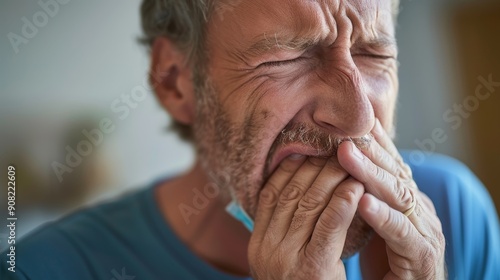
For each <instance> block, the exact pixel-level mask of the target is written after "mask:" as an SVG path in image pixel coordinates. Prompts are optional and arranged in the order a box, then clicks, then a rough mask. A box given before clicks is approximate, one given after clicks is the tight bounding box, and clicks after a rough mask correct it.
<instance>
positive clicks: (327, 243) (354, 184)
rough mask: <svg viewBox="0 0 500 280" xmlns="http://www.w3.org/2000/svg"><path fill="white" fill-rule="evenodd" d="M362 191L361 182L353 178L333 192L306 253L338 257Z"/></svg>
mask: <svg viewBox="0 0 500 280" xmlns="http://www.w3.org/2000/svg"><path fill="white" fill-rule="evenodd" d="M363 193H364V187H363V184H361V183H360V182H358V181H357V180H355V179H353V178H348V179H347V180H345V181H343V182H342V183H341V184H340V185H339V186H338V187H337V188H336V189H335V191H334V192H333V195H332V198H331V199H330V201H329V203H328V205H327V207H326V208H325V210H324V211H323V212H322V213H321V215H320V217H319V219H318V222H317V223H316V226H315V228H314V231H313V234H312V236H311V241H309V243H308V244H307V246H306V248H305V250H306V253H310V254H318V252H322V253H323V257H325V258H328V259H339V258H340V257H341V255H342V251H343V249H344V244H345V240H346V235H347V230H348V229H349V226H350V225H351V222H352V220H353V218H354V214H355V213H356V210H357V208H358V203H359V200H360V199H361V197H362V196H363Z"/></svg>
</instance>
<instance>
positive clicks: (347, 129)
mask: <svg viewBox="0 0 500 280" xmlns="http://www.w3.org/2000/svg"><path fill="white" fill-rule="evenodd" d="M348 64H350V65H352V66H346V67H344V68H340V67H335V68H333V69H332V68H330V69H328V70H325V71H323V72H322V73H319V74H318V77H319V78H320V80H321V83H322V84H323V86H322V87H320V88H318V89H319V92H317V96H316V97H317V99H316V100H317V101H316V102H314V104H315V106H314V112H313V114H312V118H313V120H314V122H315V123H316V124H317V125H318V126H320V127H322V128H323V129H326V130H329V131H331V132H332V133H334V134H337V135H340V136H344V137H346V136H350V137H361V136H363V135H366V134H367V133H369V132H370V130H371V129H372V128H373V125H374V123H375V114H374V109H373V105H372V104H371V102H370V99H369V98H368V90H367V87H366V86H365V85H364V83H363V79H362V77H361V74H360V72H359V70H358V69H357V68H356V67H355V66H353V64H354V63H348Z"/></svg>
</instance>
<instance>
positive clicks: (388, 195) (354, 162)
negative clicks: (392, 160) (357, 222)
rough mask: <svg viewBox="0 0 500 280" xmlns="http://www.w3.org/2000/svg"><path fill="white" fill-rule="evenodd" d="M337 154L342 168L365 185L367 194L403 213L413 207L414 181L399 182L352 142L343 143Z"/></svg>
mask: <svg viewBox="0 0 500 280" xmlns="http://www.w3.org/2000/svg"><path fill="white" fill-rule="evenodd" d="M337 154H338V159H339V162H340V164H341V165H342V167H344V169H345V170H346V171H347V172H348V173H349V174H351V176H352V177H354V178H356V179H357V180H358V181H360V182H361V183H363V185H364V186H365V188H366V191H367V192H369V193H371V194H373V195H374V196H376V197H377V198H378V199H380V200H382V201H385V202H387V203H388V204H389V206H390V207H392V208H394V209H396V210H398V211H401V212H404V211H406V210H408V209H409V208H410V207H411V206H412V203H413V199H414V197H413V194H412V193H411V191H410V188H412V187H413V184H414V183H413V180H407V181H403V180H399V179H398V178H396V177H395V176H394V175H392V174H391V173H389V172H388V171H386V170H385V169H383V168H381V167H379V166H377V165H375V164H374V163H373V162H372V161H371V160H370V159H369V158H367V157H366V156H365V155H364V154H363V153H362V152H361V151H360V150H359V149H358V148H357V147H356V146H355V145H353V144H352V143H350V142H347V141H346V142H343V143H342V144H341V145H340V146H339V149H338V152H337ZM415 188H416V186H415Z"/></svg>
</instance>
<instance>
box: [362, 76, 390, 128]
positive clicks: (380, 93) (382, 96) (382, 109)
mask: <svg viewBox="0 0 500 280" xmlns="http://www.w3.org/2000/svg"><path fill="white" fill-rule="evenodd" d="M362 75H363V81H364V82H365V84H366V86H367V94H368V98H369V99H370V101H371V103H372V106H373V109H374V111H375V116H376V117H377V118H378V119H379V120H380V122H381V123H382V125H383V126H384V127H385V128H386V129H391V128H392V125H393V118H394V111H395V105H396V99H397V91H398V84H397V73H396V71H395V70H385V71H381V72H378V73H377V72H375V73H373V72H372V73H367V72H365V71H363V72H362Z"/></svg>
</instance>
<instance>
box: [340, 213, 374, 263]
mask: <svg viewBox="0 0 500 280" xmlns="http://www.w3.org/2000/svg"><path fill="white" fill-rule="evenodd" d="M372 237H373V229H372V228H371V227H370V226H369V225H368V224H367V223H366V222H365V220H363V219H362V218H361V216H360V215H359V214H358V212H356V215H355V216H354V219H353V220H352V223H351V226H350V227H349V229H348V231H347V236H346V241H345V244H344V250H343V251H342V255H341V258H342V259H347V258H349V257H352V256H353V255H354V254H356V253H357V252H359V251H361V250H362V249H363V248H364V247H365V246H366V245H368V243H369V242H370V240H371V238H372Z"/></svg>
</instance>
